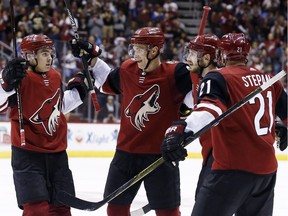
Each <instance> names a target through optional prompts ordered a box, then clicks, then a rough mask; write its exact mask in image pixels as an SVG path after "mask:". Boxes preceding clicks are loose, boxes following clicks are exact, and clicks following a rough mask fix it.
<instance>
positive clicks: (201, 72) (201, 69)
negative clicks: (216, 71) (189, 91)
mask: <svg viewBox="0 0 288 216" xmlns="http://www.w3.org/2000/svg"><path fill="white" fill-rule="evenodd" d="M199 62H200V61H199V59H197V64H198V67H199V68H200V72H199V77H200V78H203V76H202V74H203V70H204V69H205V68H207V67H209V66H210V65H211V64H212V61H211V60H210V61H209V63H208V64H207V66H205V67H203V66H201V65H200V64H199Z"/></svg>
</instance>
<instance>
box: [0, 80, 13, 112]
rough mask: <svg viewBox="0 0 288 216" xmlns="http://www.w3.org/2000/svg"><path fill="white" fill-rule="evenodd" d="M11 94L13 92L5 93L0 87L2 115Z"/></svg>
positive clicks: (0, 109)
mask: <svg viewBox="0 0 288 216" xmlns="http://www.w3.org/2000/svg"><path fill="white" fill-rule="evenodd" d="M13 94H15V90H13V91H10V92H6V91H5V90H4V89H3V88H2V86H1V85H0V113H3V112H5V111H6V110H7V108H8V105H9V100H8V98H9V97H10V96H11V95H13Z"/></svg>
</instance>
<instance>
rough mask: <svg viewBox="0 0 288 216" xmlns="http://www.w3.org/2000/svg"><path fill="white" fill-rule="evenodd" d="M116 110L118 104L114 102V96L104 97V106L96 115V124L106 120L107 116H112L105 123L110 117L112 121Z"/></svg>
mask: <svg viewBox="0 0 288 216" xmlns="http://www.w3.org/2000/svg"><path fill="white" fill-rule="evenodd" d="M117 109H119V104H118V103H117V102H115V99H114V96H112V95H108V96H107V97H106V103H105V105H104V106H102V107H101V110H100V112H99V113H98V115H97V122H103V121H104V119H105V118H107V117H108V115H109V114H112V115H110V116H109V118H108V119H106V121H107V120H111V116H113V118H112V119H114V118H115V114H116V112H117Z"/></svg>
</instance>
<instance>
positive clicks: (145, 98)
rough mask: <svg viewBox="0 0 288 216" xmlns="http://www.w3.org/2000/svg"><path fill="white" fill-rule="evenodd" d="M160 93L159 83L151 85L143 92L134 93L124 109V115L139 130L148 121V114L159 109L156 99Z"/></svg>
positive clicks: (154, 112)
mask: <svg viewBox="0 0 288 216" xmlns="http://www.w3.org/2000/svg"><path fill="white" fill-rule="evenodd" d="M159 95H160V87H159V85H153V86H152V87H151V88H149V89H148V90H147V91H145V92H144V93H143V94H138V95H136V96H135V97H134V98H133V99H132V100H131V102H130V103H129V105H128V106H127V107H126V109H125V112H124V113H125V116H126V117H128V118H130V122H131V124H132V125H133V126H134V127H135V128H136V129H137V130H139V131H142V128H143V127H145V121H149V118H148V115H152V114H156V113H158V112H159V110H160V108H161V107H160V106H159V104H158V102H157V99H158V97H159Z"/></svg>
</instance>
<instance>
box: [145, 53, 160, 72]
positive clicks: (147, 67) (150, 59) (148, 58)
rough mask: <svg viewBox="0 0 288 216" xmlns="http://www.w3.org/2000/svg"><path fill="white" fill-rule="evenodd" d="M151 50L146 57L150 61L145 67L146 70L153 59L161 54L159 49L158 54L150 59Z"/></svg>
mask: <svg viewBox="0 0 288 216" xmlns="http://www.w3.org/2000/svg"><path fill="white" fill-rule="evenodd" d="M150 51H151V50H149V51H148V52H147V55H146V58H147V59H148V62H147V64H146V67H145V68H144V71H145V70H146V69H147V68H148V67H149V65H150V63H151V62H152V60H154V59H156V58H157V57H158V56H159V54H160V52H159V50H158V51H157V55H155V56H154V57H153V58H151V59H149V52H150Z"/></svg>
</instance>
